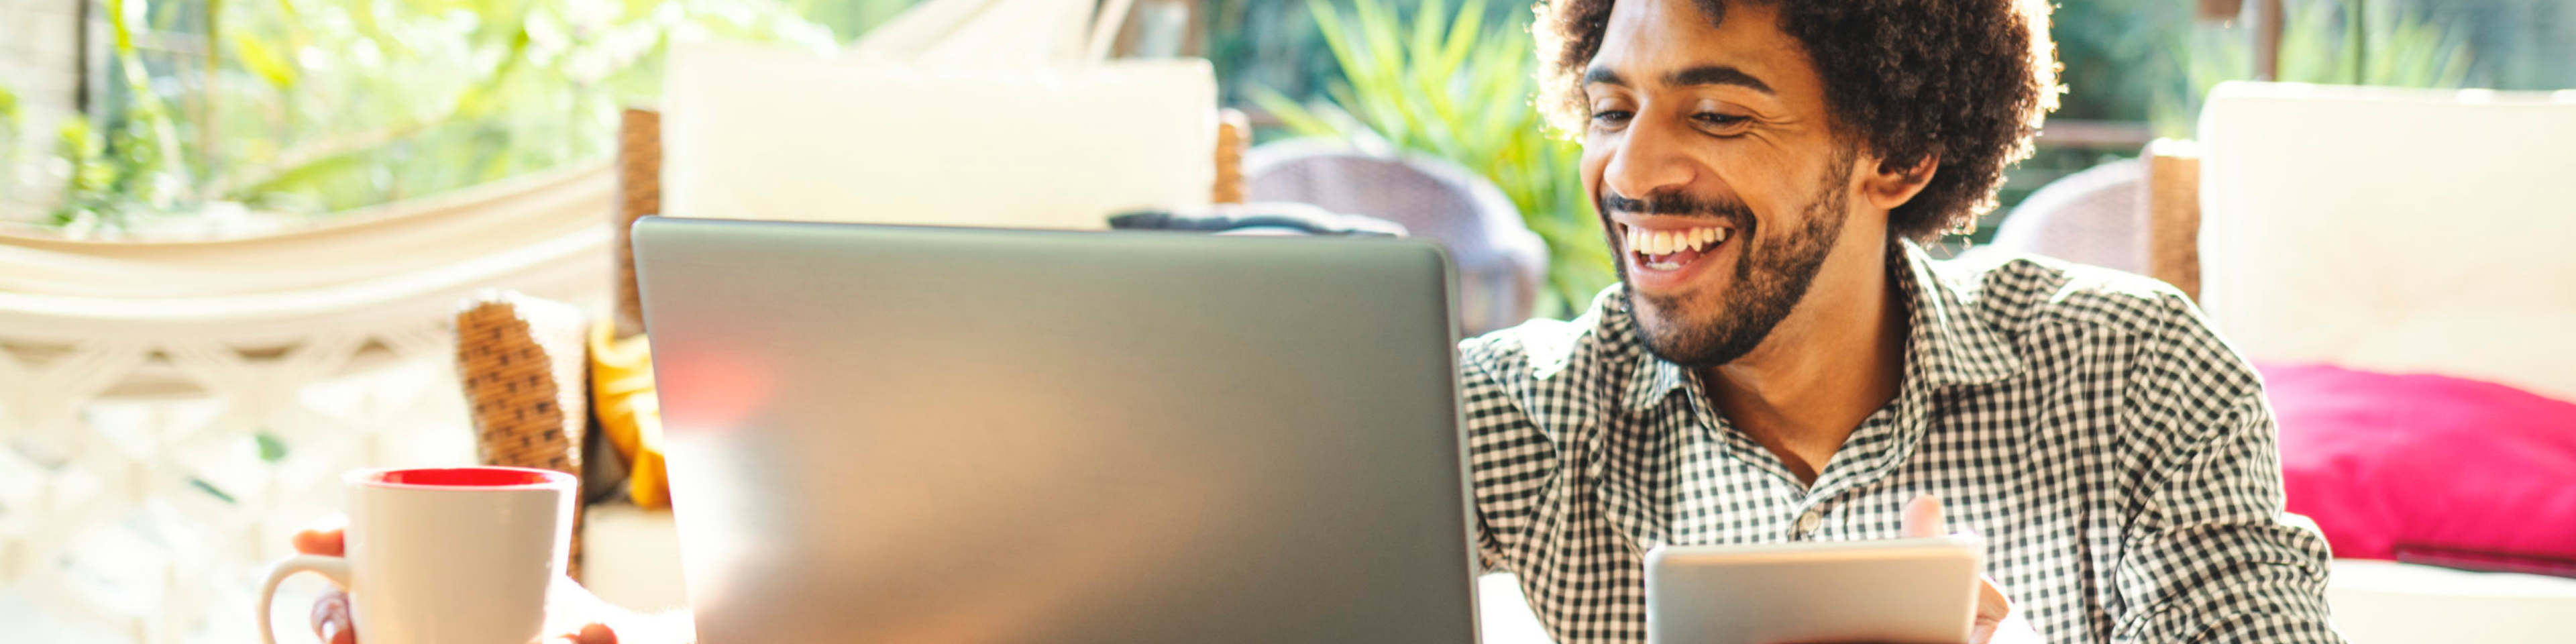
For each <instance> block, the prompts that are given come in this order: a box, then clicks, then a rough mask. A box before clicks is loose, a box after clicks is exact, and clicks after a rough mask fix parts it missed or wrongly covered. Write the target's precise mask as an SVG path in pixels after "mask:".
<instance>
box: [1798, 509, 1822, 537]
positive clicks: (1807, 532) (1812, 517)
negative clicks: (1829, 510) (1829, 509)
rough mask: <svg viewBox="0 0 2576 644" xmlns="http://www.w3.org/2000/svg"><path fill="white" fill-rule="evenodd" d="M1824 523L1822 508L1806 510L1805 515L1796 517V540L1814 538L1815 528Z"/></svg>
mask: <svg viewBox="0 0 2576 644" xmlns="http://www.w3.org/2000/svg"><path fill="white" fill-rule="evenodd" d="M1824 522H1825V511H1824V509H1823V508H1807V513H1806V514H1801V515H1798V538H1800V539H1805V538H1807V537H1811V536H1815V534H1816V526H1818V525H1821V524H1823V523H1824Z"/></svg>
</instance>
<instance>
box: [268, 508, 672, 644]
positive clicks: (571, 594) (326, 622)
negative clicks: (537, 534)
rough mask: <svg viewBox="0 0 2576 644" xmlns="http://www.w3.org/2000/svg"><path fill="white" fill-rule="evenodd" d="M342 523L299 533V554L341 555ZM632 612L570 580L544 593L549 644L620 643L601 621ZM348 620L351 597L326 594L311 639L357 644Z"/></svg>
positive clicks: (317, 602)
mask: <svg viewBox="0 0 2576 644" xmlns="http://www.w3.org/2000/svg"><path fill="white" fill-rule="evenodd" d="M343 525H344V524H342V523H340V522H339V521H338V520H334V521H332V522H330V523H327V524H324V525H318V526H314V527H310V528H305V529H304V530H303V531H301V532H297V533H295V551H296V552H301V553H304V554H308V555H322V556H327V557H338V556H342V554H341V553H342V552H344V551H345V550H346V549H347V545H348V542H347V541H346V540H345V539H344V538H343V536H342V535H343V532H342V527H343ZM631 616H632V615H631V613H629V612H628V611H626V610H624V609H620V608H618V607H616V606H614V605H611V604H609V603H608V602H604V601H600V600H599V598H598V597H597V596H594V595H591V594H590V591H589V590H587V589H584V588H582V587H581V583H580V582H576V581H573V580H572V579H571V578H559V579H556V580H555V583H554V585H553V586H552V587H550V588H547V589H546V624H547V630H548V631H549V635H548V638H547V641H548V642H552V643H555V644H617V633H616V631H614V630H611V629H610V628H609V627H608V626H607V625H606V624H604V623H602V622H607V621H619V620H620V619H621V618H627V617H631ZM354 626H355V624H354V623H353V622H351V621H350V619H349V595H348V593H345V592H341V590H340V589H338V588H332V589H329V590H325V591H323V592H322V598H321V599H317V600H314V601H313V634H314V635H317V636H320V637H321V638H322V641H323V643H324V644H357V642H358V633H357V629H356V628H354Z"/></svg>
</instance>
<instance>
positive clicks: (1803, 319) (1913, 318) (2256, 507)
mask: <svg viewBox="0 0 2576 644" xmlns="http://www.w3.org/2000/svg"><path fill="white" fill-rule="evenodd" d="M1541 12H1542V14H1543V16H1542V19H1541V22H1540V24H1539V25H1538V26H1537V28H1536V31H1537V32H1538V34H1539V38H1540V40H1541V43H1540V44H1541V47H1540V49H1541V50H1542V53H1541V55H1542V63H1544V64H1545V66H1546V67H1547V69H1546V70H1545V72H1544V77H1545V78H1546V80H1547V81H1548V84H1547V85H1548V86H1547V90H1546V91H1547V95H1546V96H1545V97H1543V98H1542V101H1541V106H1542V108H1543V109H1546V110H1548V111H1549V112H1550V114H1551V116H1552V117H1554V118H1555V120H1556V121H1557V123H1558V125H1560V126H1561V127H1563V128H1564V129H1567V130H1570V131H1576V132H1580V133H1582V139H1583V145H1584V154H1583V159H1582V172H1583V178H1584V185H1585V188H1586V189H1587V190H1588V191H1589V192H1590V193H1591V195H1592V196H1593V198H1594V203H1595V206H1596V211H1597V212H1598V214H1599V215H1600V217H1601V221H1602V224H1603V227H1604V229H1605V232H1606V233H1607V234H1608V235H1609V237H1610V240H1611V243H1612V247H1613V248H1614V249H1615V250H1617V251H1618V252H1617V255H1619V256H1620V257H1621V258H1622V261H1621V262H1620V270H1621V275H1622V284H1621V285H1618V286H1614V287H1612V288H1611V289H1609V290H1607V291H1605V292H1604V293H1602V294H1601V296H1600V297H1599V298H1598V299H1596V300H1595V301H1594V303H1593V304H1592V307H1591V309H1590V310H1589V311H1588V312H1587V313H1586V314H1585V315H1583V316H1582V317H1580V318H1578V319H1576V320H1573V321H1571V322H1558V321H1535V322H1531V323H1529V324H1526V325H1523V326H1521V327H1518V328H1514V329H1509V330H1505V331H1501V332H1497V333H1494V334H1491V335H1488V336H1485V337H1480V338H1476V339H1473V340H1469V341H1467V342H1466V343H1464V344H1463V345H1462V347H1461V352H1462V359H1461V360H1460V364H1461V367H1460V373H1459V378H1460V384H1461V388H1462V391H1463V394H1464V400H1465V402H1466V407H1465V412H1466V419H1467V431H1468V433H1469V436H1470V440H1469V443H1470V450H1471V452H1472V454H1471V461H1472V474H1471V475H1472V477H1473V479H1474V486H1475V497H1476V510H1477V512H1476V514H1477V521H1478V524H1479V528H1480V535H1479V541H1480V543H1479V548H1480V551H1481V553H1482V557H1483V559H1484V561H1485V562H1486V564H1487V565H1488V566H1489V567H1491V568H1493V569H1496V570H1503V571H1509V572H1512V573H1515V574H1517V575H1518V577H1519V580H1520V583H1521V585H1522V589H1523V590H1524V591H1525V593H1526V594H1527V596H1528V598H1529V601H1530V605H1531V607H1532V608H1533V609H1535V610H1536V612H1537V613H1538V616H1539V618H1540V620H1541V622H1542V623H1544V624H1545V625H1546V626H1547V628H1548V630H1549V631H1550V632H1551V634H1552V635H1554V636H1555V638H1556V639H1557V640H1558V641H1559V642H1562V643H1564V644H1592V643H1622V644H1633V643H1637V642H1642V641H1644V639H1645V637H1644V622H1645V616H1644V586H1643V583H1642V579H1643V572H1642V569H1641V567H1640V562H1641V560H1642V557H1641V555H1642V553H1643V552H1645V551H1646V550H1647V549H1648V548H1651V547H1654V546H1656V545H1659V544H1668V543H1670V544H1704V543H1744V542H1764V541H1787V540H1809V539H1816V540H1848V539H1877V538H1890V537H1897V536H1906V535H1911V536H1921V535H1931V534H1939V533H1940V532H1941V531H1942V529H1943V528H1942V525H1941V524H1942V520H1941V517H1940V515H1941V514H1943V511H1942V508H1941V506H1940V504H1939V503H1937V502H1934V501H1932V500H1930V498H1926V497H1937V498H1940V499H1946V500H1947V501H1948V504H1949V505H1948V508H1949V509H1948V512H1947V514H1949V516H1950V518H1951V520H1952V521H1953V522H1954V523H1955V524H1957V525H1959V526H1963V527H1966V528H1968V529H1972V530H1974V531H1976V532H1978V533H1980V534H1982V535H1983V536H1984V537H1985V538H1986V539H1987V543H1988V548H1989V551H1988V553H1987V560H1988V561H1989V562H1990V565H1989V568H1988V572H1989V573H1990V582H1989V583H1988V584H1987V591H1986V597H1985V601H1983V602H1981V605H1980V607H1979V614H1978V627H1977V637H1978V639H1979V640H1980V641H1986V640H1989V639H1991V640H1993V641H1999V642H2000V641H2040V640H2044V641H2049V642H2141V643H2161V642H2174V643H2181V642H2245V641H2260V642H2300V643H2305V642H2337V641H2340V638H2338V637H2337V636H2336V635H2335V634H2334V633H2333V632H2332V631H2331V630H2330V629H2329V628H2328V627H2327V625H2326V607H2325V602H2324V599H2323V597H2322V592H2323V588H2324V582H2325V575H2326V564H2327V552H2326V548H2325V544H2324V542H2323V541H2322V539H2321V538H2320V537H2319V536H2318V535H2317V534H2316V533H2315V532H2314V531H2312V530H2307V529H2302V528H2298V527H2294V526H2292V525H2290V524H2288V523H2285V522H2284V520H2283V518H2284V515H2283V514H2282V510H2281V492H2280V472H2279V466H2278V463H2277V459H2276V457H2275V455H2274V453H2273V437H2272V434H2273V432H2272V421H2271V418H2270V412H2269V409H2268V408H2267V407H2266V405H2265V403H2264V401H2263V397H2262V391H2261V387H2260V384H2259V382H2258V381H2257V379H2256V377H2255V375H2254V373H2253V371H2252V370H2251V369H2250V368H2249V367H2248V366H2247V365H2246V364H2245V363H2244V361H2243V360H2242V359H2240V358H2239V357H2237V356H2236V355H2235V354H2234V353H2233V352H2232V351H2230V350H2229V349H2228V348H2227V346H2226V345H2225V344H2224V343H2222V342H2221V341H2220V340H2219V339H2218V338H2217V337H2216V336H2215V335H2214V334H2212V333H2211V332H2210V330H2209V329H2208V328H2207V325H2206V324H2205V323H2204V322H2203V321H2202V320H2201V318H2200V317H2199V315H2198V314H2197V312H2196V311H2195V310H2194V309H2193V308H2192V306H2191V305H2190V303H2189V302H2188V301H2186V300H2185V299H2184V298H2183V297H2182V296H2181V295H2180V294H2178V293H2176V292H2174V291H2173V290H2172V289H2170V288H2169V287H2165V286H2163V285H2161V284H2158V283H2155V282H2152V281H2149V280H2145V279H2143V278H2138V277H2135V276H2128V275H2122V274H2117V273H2113V272H2109V271H2103V270H2098V269H2087V268H2081V267H2074V266H2066V265H2061V264H2054V263H2046V262H2039V261H2031V260H2013V261H2004V262H1997V263H1990V264H1987V265H1981V266H1960V265H1949V264H1946V263H1939V262H1932V261H1930V260H1929V259H1928V258H1927V257H1926V256H1925V255H1924V253H1923V251H1922V249H1921V248H1920V247H1919V246H1917V241H1918V240H1922V239H1928V238H1931V237H1933V236H1936V235H1937V234H1939V233H1940V232H1941V231H1944V230H1948V229H1951V228H1954V227H1957V226H1960V225H1963V224H1965V223H1966V222H1968V221H1971V220H1972V219H1973V218H1974V217H1975V216H1976V215H1977V214H1978V213H1980V212H1982V211H1985V210H1988V209H1990V208H1991V207H1992V204H1993V195H1994V193H1995V189H1996V186H1997V184H1998V183H2000V179H2001V176H2002V171H2003V168H2004V166H2005V165H2007V164H2008V163H2010V162H2012V161H2014V160H2017V159H2018V158H2020V157H2022V156H2026V155H2027V152H2028V148H2029V140H2030V137H2031V134H2032V132H2033V131H2034V130H2035V129H2036V126H2037V124H2038V122H2039V119H2040V117H2041V115H2042V114H2043V113H2044V112H2045V111H2046V110H2047V109H2048V108H2049V107H2050V106H2051V105H2053V102H2054V94H2055V92H2056V87H2055V84H2054V82H2053V79H2052V77H2053V71H2054V70H2053V67H2054V63H2053V55H2052V54H2051V47H2050V45H2049V43H2048V40H2047V38H2046V36H2045V33H2046V31H2045V30H2046V17H2045V9H2044V7H2041V6H2039V5H2038V4H2036V3H2026V2H2020V1H2018V0H1555V1H1554V2H1551V3H1548V4H1546V5H1543V6H1542V8H1541ZM336 536H337V535H336V534H329V533H314V534H307V535H302V536H301V537H300V538H299V547H304V546H311V547H307V548H305V549H307V550H331V549H335V548H331V546H332V545H335V544H333V541H335V540H336ZM583 601H593V600H583ZM582 605H587V604H584V603H582V601H576V602H572V603H570V604H568V606H574V607H573V608H570V609H569V610H571V611H572V612H575V613H577V614H578V615H579V616H583V617H588V618H591V619H605V620H607V621H610V622H612V625H615V623H617V622H621V621H624V620H629V619H634V618H632V617H630V616H624V615H617V614H615V613H614V612H613V611H602V610H600V609H596V608H579V607H578V606H582ZM316 614H317V622H320V623H323V624H326V625H335V624H345V623H347V622H346V620H345V618H342V617H340V616H339V615H338V614H337V613H335V612H334V609H333V607H332V606H331V605H329V603H328V602H327V601H326V604H325V605H324V606H321V607H317V611H316ZM600 615H605V616H606V617H596V616H600ZM629 624H630V625H627V626H623V627H621V628H616V629H612V628H600V627H592V628H588V629H584V630H583V632H581V633H580V634H579V636H578V637H579V638H580V639H582V640H583V641H593V642H595V641H614V640H615V639H616V636H617V635H627V636H629V637H630V639H636V638H634V637H633V636H636V635H645V634H652V635H661V634H662V633H653V631H659V630H678V629H660V628H656V627H654V626H651V625H649V624H646V625H632V624H644V623H642V622H629ZM322 627H323V628H325V629H326V631H329V630H332V629H336V628H337V627H336V626H322ZM681 628H684V627H681ZM612 631H621V632H612Z"/></svg>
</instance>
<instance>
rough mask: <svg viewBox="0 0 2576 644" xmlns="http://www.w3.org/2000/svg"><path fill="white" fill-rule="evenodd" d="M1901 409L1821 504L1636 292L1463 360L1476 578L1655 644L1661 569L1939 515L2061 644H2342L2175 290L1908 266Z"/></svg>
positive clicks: (1485, 342)
mask: <svg viewBox="0 0 2576 644" xmlns="http://www.w3.org/2000/svg"><path fill="white" fill-rule="evenodd" d="M1891 257H1892V258H1894V260H1893V261H1891V275H1892V276H1893V278H1894V279H1893V281H1894V282H1895V284H1897V287H1898V288H1900V289H1902V290H1903V296H1904V297H1903V301H1905V302H1906V303H1907V304H1908V306H1909V308H1910V309H1911V311H1910V314H1909V318H1908V319H1909V320H1910V322H1911V324H1910V326H1909V330H1908V337H1907V342H1906V345H1905V366H1904V373H1903V376H1902V381H1901V384H1900V385H1899V386H1898V393H1897V395H1896V397H1895V399H1894V400H1891V401H1890V402H1889V403H1888V404H1887V406H1885V407H1883V408H1881V409H1879V410H1878V411H1877V412H1876V413H1873V414H1872V415H1870V416H1869V418H1868V419H1866V420H1864V421H1862V422H1861V424H1860V427H1859V428H1857V429H1855V430H1853V432H1852V434H1851V436H1850V437H1849V438H1848V439H1846V440H1845V441H1844V442H1843V446H1842V449H1841V450H1840V451H1837V452H1835V453H1834V456H1833V458H1832V460H1831V461H1830V462H1829V463H1827V464H1826V466H1825V467H1824V469H1823V471H1822V472H1820V473H1819V476H1818V477H1817V478H1816V481H1815V484H1814V485H1812V486H1809V485H1802V484H1800V483H1799V481H1798V479H1797V477H1796V476H1794V475H1792V474H1791V473H1790V472H1789V470H1788V469H1787V468H1786V467H1785V466H1783V465H1782V464H1781V463H1780V461H1779V460H1778V458H1776V457H1774V456H1773V455H1772V454H1771V453H1770V452H1768V451H1766V450H1764V449H1763V448H1762V446H1761V445H1760V444H1758V443H1755V442H1754V441H1753V439H1751V438H1749V437H1746V436H1745V435H1744V434H1743V433H1741V432H1738V431H1736V430H1735V429H1734V428H1733V427H1732V426H1730V425H1729V424H1728V423H1727V420H1726V418H1725V417H1724V416H1723V415H1720V414H1719V413H1718V412H1717V411H1716V410H1715V409H1714V408H1712V407H1710V406H1709V403H1708V395H1707V392H1706V389H1705V387H1706V385H1705V384H1703V383H1702V382H1701V381H1700V379H1699V377H1698V376H1697V375H1696V374H1694V373H1692V371H1691V370H1689V369H1686V368H1683V367H1681V366H1678V365H1675V364H1672V363H1669V362H1665V361H1663V360H1660V359H1657V358H1655V357H1653V356H1652V355H1651V354H1649V353H1647V352H1646V351H1645V350H1644V349H1643V347H1642V346H1641V345H1640V344H1639V340H1638V337H1637V333H1636V329H1635V326H1634V323H1633V320H1632V318H1631V317H1630V315H1629V313H1628V311H1627V305H1626V300H1625V298H1623V297H1621V296H1620V291H1619V289H1620V288H1621V287H1619V286H1615V285H1614V286H1612V287H1610V289H1609V290H1607V291H1604V292H1603V293H1602V294H1601V295H1600V297H1598V298H1597V299H1595V300H1594V301H1593V303H1592V306H1591V308H1590V310H1589V311H1588V312H1587V313H1585V314H1584V315H1583V316H1582V317H1580V318H1577V319H1575V320H1572V321H1553V320H1541V321H1533V322H1530V323H1527V324H1524V325H1521V326H1519V327H1515V328H1511V329H1505V330H1502V331H1498V332H1495V333H1492V334H1489V335H1486V336H1483V337H1479V338H1475V339H1471V340H1468V341H1466V342H1465V343H1463V344H1462V345H1461V351H1462V358H1461V360H1460V379H1461V385H1462V387H1463V396H1464V401H1465V412H1466V420H1467V429H1468V434H1469V444H1470V450H1471V451H1472V457H1471V458H1472V461H1473V477H1474V481H1475V497H1476V515H1477V522H1478V526H1479V528H1480V530H1481V534H1480V535H1479V537H1478V540H1479V551H1480V553H1481V556H1482V558H1483V561H1484V563H1485V565H1486V566H1487V567H1488V568H1489V569H1492V570H1496V571H1508V572H1512V573H1515V574H1517V575H1519V582H1520V584H1521V589H1522V591H1523V592H1524V593H1525V594H1526V595H1527V596H1528V598H1529V603H1530V607H1531V608H1532V609H1533V610H1535V611H1536V612H1537V613H1538V616H1539V620H1540V621H1541V622H1542V623H1544V624H1545V625H1546V626H1547V628H1548V631H1549V632H1550V633H1551V634H1552V635H1554V636H1555V638H1556V640H1557V641H1558V642H1562V643H1564V644H1592V643H1628V644H1633V643H1639V642H1644V641H1645V639H1646V638H1645V620H1646V613H1645V586H1644V570H1643V568H1642V564H1641V562H1642V561H1643V553H1644V552H1645V551H1646V550H1647V549H1649V548H1652V547H1655V546H1657V545H1661V544H1731V543H1753V542H1778V541H1798V540H1816V541H1839V540H1851V539H1886V538H1894V537H1897V536H1899V532H1898V515H1899V514H1900V510H1899V509H1900V508H1901V507H1902V506H1903V505H1904V503H1905V502H1906V501H1907V500H1909V499H1912V498H1914V497H1915V496H1917V495H1923V494H1931V495H1936V496H1939V497H1940V498H1941V500H1942V502H1943V506H1944V510H1945V512H1944V514H1945V515H1946V517H1947V521H1948V524H1949V527H1950V528H1951V529H1954V530H1956V529H1969V530H1974V531H1976V532H1977V533H1978V534H1981V535H1983V536H1984V537H1985V539H1986V542H1987V552H1986V573H1987V574H1988V575H1990V576H1992V577H1993V579H1994V580H1995V582H1996V583H1997V584H1998V585H2000V586H2001V587H2002V588H2003V590H2004V592H2005V593H2006V594H2008V595H2009V596H2010V597H2011V598H2012V601H2013V606H2014V610H2015V611H2017V612H2019V613H2020V614H2022V615H2024V616H2026V617H2027V618H2028V619H2029V620H2030V622H2031V624H2032V625H2033V626H2035V627H2037V628H2038V630H2039V632H2040V633H2041V634H2042V635H2044V636H2046V638H2047V639H2048V641H2050V642H2058V643H2071V642H2119V643H2129V642H2136V643H2166V642H2172V643H2181V642H2301V643H2305V642H2320V643H2323V642H2340V641H2342V640H2341V638H2340V637H2338V636H2337V635H2336V634H2335V633H2334V632H2333V631H2332V630H2330V629H2329V628H2328V626H2327V624H2326V603H2325V599H2324V596H2323V593H2324V590H2325V582H2326V567H2327V559H2328V555H2327V551H2326V544H2325V541H2324V539H2323V538H2321V537H2320V536H2319V535H2318V534H2317V532H2316V531H2315V530H2314V529H2313V528H2311V527H2302V526H2303V525H2304V524H2300V523H2297V522H2296V521H2298V520H2297V519H2295V518H2292V517H2291V515H2285V514H2284V513H2283V512H2282V509H2281V468H2280V462H2279V457H2278V455H2277V454H2276V453H2275V451H2274V447H2273V427H2272V417H2271V410H2270V408H2269V406H2268V405H2267V404H2266V403H2265V402H2264V399H2263V389H2262V384H2261V382H2260V381H2259V380H2258V378H2257V376H2256V375H2255V373H2254V370H2253V369H2252V368H2250V367H2249V366H2248V365H2247V364H2246V362H2245V360H2244V359H2243V358H2241V357H2238V356H2237V354H2236V353H2235V352H2234V351H2233V350H2232V349H2230V348H2229V347H2228V346H2227V344H2226V343H2225V342H2224V341H2221V340H2220V339H2219V338H2218V336H2217V335H2216V334H2215V333H2213V332H2212V331H2211V330H2210V329H2209V325H2208V323H2207V322H2206V321H2205V320H2203V319H2202V318H2201V316H2200V314H2199V312H2198V310H2197V309H2195V308H2194V307H2193V306H2192V305H2191V303H2190V302H2189V301H2188V300H2187V299H2185V298H2184V297H2183V296H2182V295H2181V294H2180V293H2178V292H2176V291H2174V290H2173V289H2172V287H2169V286H2166V285H2164V284H2163V283H2161V282H2156V281H2153V280H2149V279H2145V278H2141V277H2137V276H2134V275H2128V274H2125V273H2118V272H2114V271H2110V270H2107V269H2099V268H2091V267H2083V266H2074V265H2067V264H2062V263H2057V262H2053V261H2048V260H2040V259H2029V258H2013V259H2008V260H2000V261H1990V262H1985V263H1982V264H1980V265H1973V266H1971V265H1964V264H1960V263H1956V262H1946V261H1944V262H1936V261H1932V260H1931V259H1930V258H1929V257H1927V256H1925V255H1924V253H1923V250H1922V249H1921V248H1920V247H1917V246H1915V245H1914V244H1912V243H1911V242H1900V247H1899V248H1898V249H1896V252H1895V253H1893V254H1892V255H1891Z"/></svg>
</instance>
